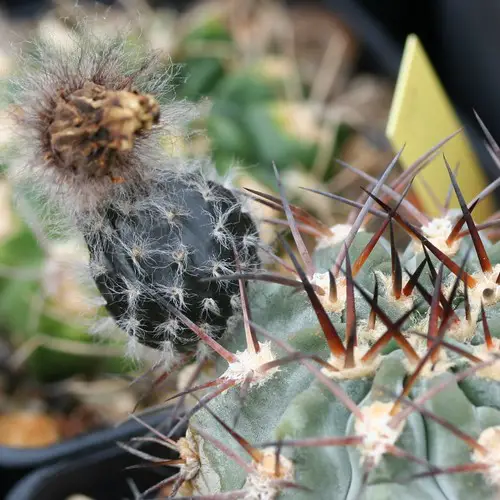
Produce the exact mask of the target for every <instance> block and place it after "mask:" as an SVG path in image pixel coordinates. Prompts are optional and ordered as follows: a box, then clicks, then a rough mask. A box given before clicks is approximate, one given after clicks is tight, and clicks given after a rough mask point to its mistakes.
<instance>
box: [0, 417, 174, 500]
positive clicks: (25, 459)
mask: <svg viewBox="0 0 500 500" xmlns="http://www.w3.org/2000/svg"><path fill="white" fill-rule="evenodd" d="M170 418H171V417H170V414H169V413H168V412H167V411H166V410H162V411H159V412H157V413H152V414H150V415H147V416H144V417H143V420H144V421H145V422H146V423H148V424H149V425H151V426H153V427H155V428H158V429H168V428H169V427H170V426H171V421H170ZM144 433H145V429H144V426H142V425H141V424H139V423H138V422H136V421H134V420H131V421H128V422H125V423H123V424H121V425H119V426H117V427H112V428H106V429H102V430H98V431H94V432H92V433H88V434H82V435H80V436H77V437H75V438H73V439H69V440H67V441H64V442H62V443H59V444H55V445H52V446H47V447H45V448H33V449H27V448H10V447H6V446H0V498H2V496H3V495H5V493H6V492H7V491H8V490H9V489H10V488H11V487H12V485H13V484H14V483H15V482H17V481H18V480H19V479H21V478H22V477H23V476H25V475H26V474H28V473H29V472H31V471H32V470H34V469H36V468H39V467H43V466H48V465H51V464H56V463H59V462H61V461H68V460H70V459H72V458H81V457H85V456H87V455H91V454H92V453H95V452H97V451H101V450H111V449H114V448H116V442H118V441H127V440H128V439H130V438H131V437H132V436H140V435H143V434H144Z"/></svg>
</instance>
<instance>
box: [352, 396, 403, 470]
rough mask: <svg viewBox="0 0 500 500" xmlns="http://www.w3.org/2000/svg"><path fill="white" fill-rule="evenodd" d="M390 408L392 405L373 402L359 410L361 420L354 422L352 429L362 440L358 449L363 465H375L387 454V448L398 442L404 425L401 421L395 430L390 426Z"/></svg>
mask: <svg viewBox="0 0 500 500" xmlns="http://www.w3.org/2000/svg"><path fill="white" fill-rule="evenodd" d="M392 407H393V403H382V402H380V401H375V402H374V403H372V404H371V405H370V406H366V407H364V408H361V413H362V414H363V419H362V420H361V419H358V420H356V423H355V426H354V429H355V431H356V435H358V436H360V437H361V438H362V442H361V444H360V445H359V446H358V449H359V451H360V453H361V460H362V462H363V463H366V462H368V463H370V464H371V465H377V464H378V463H379V462H380V460H381V458H382V457H383V455H384V454H385V453H387V451H388V447H389V446H392V445H394V444H395V443H396V441H397V440H398V438H399V436H400V434H401V432H402V430H403V427H404V424H405V423H404V421H403V422H402V423H401V424H400V425H399V426H398V427H397V428H393V427H391V426H390V423H391V421H392V419H393V416H392V415H391V414H390V411H391V410H392Z"/></svg>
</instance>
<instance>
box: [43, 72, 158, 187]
mask: <svg viewBox="0 0 500 500" xmlns="http://www.w3.org/2000/svg"><path fill="white" fill-rule="evenodd" d="M159 117H160V106H159V104H158V102H157V101H156V100H155V99H154V97H153V96H151V95H147V94H139V93H138V92H134V91H127V90H117V91H116V90H108V89H106V88H105V87H103V86H102V85H97V84H95V83H92V82H86V83H85V84H84V85H83V88H81V89H79V90H76V91H74V92H72V93H71V94H69V95H67V94H66V93H65V92H64V91H61V92H60V95H59V96H58V97H57V99H56V107H55V111H54V119H53V122H52V123H51V125H50V126H49V128H48V130H47V134H48V138H47V139H48V140H47V142H49V143H50V147H51V153H49V156H50V157H51V159H52V160H55V162H56V163H57V164H60V165H61V166H63V167H65V168H70V169H73V170H74V171H75V172H78V173H85V174H87V175H89V176H97V177H101V176H104V175H112V173H111V172H112V170H113V166H114V163H115V161H114V159H115V155H116V153H117V152H118V151H129V150H131V149H132V148H133V146H134V142H135V139H136V137H137V136H138V135H140V134H141V133H143V132H145V131H148V130H151V128H152V126H153V124H155V123H158V120H159ZM114 179H115V180H118V179H116V178H114Z"/></svg>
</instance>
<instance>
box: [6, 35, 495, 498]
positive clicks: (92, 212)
mask: <svg viewBox="0 0 500 500" xmlns="http://www.w3.org/2000/svg"><path fill="white" fill-rule="evenodd" d="M122 48H123V47H122V45H121V44H120V43H116V42H113V43H104V42H103V41H102V40H99V41H95V40H93V39H90V38H89V39H88V40H86V41H85V43H84V44H83V45H79V49H78V51H77V54H76V56H75V57H74V58H70V57H69V56H68V54H67V53H66V52H57V51H54V50H53V48H51V47H42V49H43V50H42V51H40V52H39V53H38V54H37V57H36V58H35V59H32V60H30V61H31V63H32V66H33V67H30V66H29V63H30V61H28V63H25V64H28V66H27V69H28V71H29V73H28V77H27V76H26V74H25V75H24V76H21V82H22V86H21V90H22V92H21V93H20V94H19V95H18V102H19V105H20V106H21V107H22V108H23V110H24V113H22V114H21V119H22V123H23V126H24V128H23V130H24V131H29V132H31V133H32V138H33V140H32V141H31V144H29V145H30V146H31V147H33V146H35V155H34V158H33V159H32V160H31V161H30V162H28V163H26V162H22V165H26V166H27V167H28V168H27V169H26V170H24V171H25V172H28V174H29V176H30V181H33V176H35V178H36V181H37V182H36V185H37V186H42V187H45V188H46V189H45V191H44V192H45V195H44V196H46V197H48V199H49V200H50V202H51V203H53V204H54V203H55V204H56V206H57V209H58V210H59V212H63V213H65V214H67V215H68V216H69V226H71V227H73V228H74V229H75V230H76V231H77V232H78V234H80V235H81V236H82V238H83V240H84V241H85V243H86V245H87V246H88V249H89V270H90V274H91V276H92V278H93V279H94V281H95V283H96V286H97V288H98V289H99V291H100V293H101V294H102V296H103V298H104V299H105V302H106V308H107V310H108V311H109V313H110V314H111V315H112V316H113V317H114V318H115V320H116V321H117V323H118V325H119V326H121V327H122V329H123V330H125V332H126V333H127V334H128V336H129V337H130V339H131V341H132V344H133V346H134V348H135V347H137V344H144V345H146V346H147V347H148V348H149V349H150V350H151V349H152V350H153V351H158V352H159V353H160V355H161V356H162V357H163V359H164V361H165V363H166V365H165V366H166V367H167V368H172V366H174V365H176V364H185V363H187V362H188V360H189V359H190V358H191V357H192V356H193V355H194V354H195V352H198V353H200V352H201V353H203V355H204V356H206V355H208V354H209V353H210V352H211V351H214V352H215V353H216V356H217V357H216V359H217V361H216V365H217V371H218V376H217V378H215V379H214V380H210V381H209V382H203V383H201V384H199V385H197V386H193V387H190V388H188V389H187V390H185V391H183V392H182V393H180V394H179V395H178V396H184V395H186V394H188V393H189V394H194V395H196V394H197V393H198V391H204V393H203V395H202V397H201V398H199V401H198V403H197V404H196V405H194V406H193V407H191V408H189V409H188V411H187V413H186V415H185V417H184V420H186V419H188V420H189V427H188V430H187V433H186V436H185V437H184V438H182V439H181V440H179V441H178V442H173V441H172V440H171V439H170V438H169V437H168V436H162V435H161V434H159V435H158V437H159V438H161V439H163V440H164V441H165V444H166V445H167V446H168V447H174V448H175V449H177V450H178V452H179V455H180V458H179V459H176V460H174V461H172V462H169V461H167V462H162V460H161V458H159V459H158V458H153V459H154V460H155V461H157V462H158V461H159V462H160V465H162V464H164V465H175V466H176V467H178V468H179V472H178V473H177V474H176V475H174V476H172V477H171V478H169V479H168V481H167V483H168V482H170V483H172V484H173V490H172V493H171V496H182V495H184V496H187V497H189V498H204V497H205V498H221V499H222V498H247V499H259V500H271V499H274V498H321V499H332V498H333V499H337V498H338V499H341V498H342V499H344V498H347V499H354V498H360V497H362V498H370V499H371V498H392V497H394V496H395V495H399V496H401V497H404V498H433V499H434V498H436V499H443V500H444V499H462V498H467V497H468V496H469V497H471V498H477V497H481V498H485V499H486V498H497V497H498V486H499V483H500V476H499V458H498V457H499V456H500V455H499V453H500V452H499V444H498V443H497V442H496V441H497V439H498V438H497V435H498V433H499V432H500V430H499V429H500V413H499V410H500V400H498V399H497V396H498V386H497V382H498V379H499V374H498V366H497V362H498V357H497V351H498V338H497V337H498V336H499V334H498V332H496V321H497V317H496V311H497V310H498V301H499V299H500V284H499V283H500V279H499V273H500V253H499V250H498V248H499V247H498V243H496V244H495V243H493V242H492V241H490V240H488V238H487V237H486V233H485V232H484V231H486V230H488V229H489V228H491V227H494V225H495V224H496V223H497V220H496V219H494V220H493V221H489V222H486V223H484V224H476V223H475V222H474V220H473V218H472V212H473V210H474V208H475V207H476V206H477V204H478V203H480V202H481V200H482V199H483V198H484V197H485V196H487V195H488V194H490V193H491V192H492V191H493V189H494V188H496V187H497V185H498V184H499V182H498V181H495V182H494V183H492V184H491V185H490V186H489V187H488V188H487V189H486V190H484V191H483V192H481V193H479V194H478V196H477V197H476V198H475V199H474V200H471V201H469V203H468V204H467V202H466V201H465V200H464V199H463V196H462V193H461V191H460V188H459V185H458V182H457V179H456V175H455V174H454V173H453V171H452V170H451V169H450V167H449V166H448V164H447V163H446V160H444V164H445V165H444V167H443V168H447V170H448V172H449V176H450V180H451V187H452V190H451V191H452V192H454V193H455V196H456V197H457V199H458V201H459V205H460V211H459V212H457V211H456V210H450V209H449V208H448V204H446V206H443V207H442V213H443V215H442V216H441V217H440V218H438V219H434V220H431V219H430V218H429V217H427V216H426V215H425V214H424V213H421V212H420V211H419V210H418V209H417V208H416V207H415V206H413V205H412V204H411V203H410V202H409V201H407V200H406V199H405V197H406V194H407V193H408V191H409V189H410V187H411V182H412V180H413V178H414V177H415V176H416V175H417V174H418V171H419V170H420V168H421V167H422V164H424V163H425V162H426V161H427V160H428V159H429V158H430V157H431V156H432V155H433V154H435V152H436V151H437V150H438V149H439V147H440V146H442V145H443V144H444V142H446V140H451V139H452V136H450V137H449V138H447V139H446V140H445V141H443V142H442V143H441V144H439V145H438V146H436V148H434V149H433V150H432V151H430V152H429V153H427V154H426V155H425V156H424V157H423V158H421V159H420V160H419V161H417V162H416V163H415V165H413V166H411V167H410V168H409V169H408V170H407V171H406V172H405V173H404V174H401V175H399V176H398V177H397V178H396V179H395V180H393V181H391V182H389V181H388V179H389V174H390V173H391V170H392V169H393V167H394V165H395V164H396V163H397V160H398V158H399V155H398V156H396V157H395V159H394V161H393V162H392V163H391V164H390V165H389V167H388V168H387V170H386V171H385V173H384V174H383V175H382V176H381V177H380V179H379V180H376V179H372V181H373V184H372V188H371V189H370V191H366V192H365V193H363V198H362V199H364V201H359V200H358V201H349V200H345V199H342V198H341V197H340V196H338V195H334V194H329V193H324V192H318V191H316V192H315V193H314V195H313V194H311V196H327V197H330V198H333V199H336V200H337V201H338V202H339V203H347V204H349V205H351V206H352V207H353V209H354V210H355V212H354V213H355V214H356V211H359V213H357V216H355V217H352V218H351V219H350V220H352V221H353V222H352V224H343V225H337V226H334V227H328V226H327V225H325V224H324V223H322V222H321V221H319V220H317V219H316V218H315V217H314V216H312V215H311V214H309V213H307V212H306V211H305V210H303V209H301V208H299V207H297V206H294V205H291V204H290V203H289V202H288V201H287V198H286V196H285V192H284V188H283V185H282V183H281V179H280V175H279V172H278V170H277V169H276V168H275V177H276V181H277V186H278V190H279V197H276V196H272V195H269V194H265V193H260V192H257V191H255V190H251V191H249V192H248V193H247V194H248V196H249V197H250V198H253V199H254V200H259V201H260V202H262V203H263V204H266V205H268V206H272V207H273V208H276V209H279V210H280V211H282V212H283V213H284V215H285V217H286V219H285V220H286V225H287V226H288V228H289V229H290V230H291V233H292V236H293V239H294V242H295V246H296V249H293V248H292V247H291V245H290V243H289V241H287V240H286V239H285V238H284V237H281V243H282V246H283V247H284V249H285V251H286V253H287V255H288V256H289V259H290V261H291V265H290V264H289V263H287V261H285V260H284V259H282V258H281V257H279V256H277V255H274V254H273V259H274V260H275V261H276V262H277V263H279V264H280V265H281V266H282V267H283V269H284V272H283V274H280V273H276V272H268V271H267V270H265V269H264V268H263V267H262V266H261V265H260V261H259V259H258V255H257V248H258V246H259V242H258V239H257V236H256V223H255V222H254V221H253V220H252V218H251V217H250V215H249V214H248V213H246V211H245V209H244V206H245V205H244V203H243V201H242V195H241V193H239V192H236V191H234V190H232V189H231V188H230V187H225V186H223V185H222V184H221V183H220V181H218V180H217V178H216V177H213V178H211V179H209V178H208V177H207V174H206V173H205V170H206V169H210V165H202V163H201V162H199V161H195V160H193V159H188V158H184V157H169V156H168V155H167V154H166V152H165V151H162V150H161V148H159V147H158V140H157V139H158V136H159V135H161V134H165V133H167V134H170V137H171V135H172V130H173V129H174V128H175V127H174V125H175V124H173V123H172V122H171V121H170V119H171V120H175V119H181V120H184V119H185V118H187V117H189V118H191V117H192V116H193V113H192V111H191V108H190V107H189V106H188V105H187V104H185V103H175V102H169V103H167V104H160V101H161V100H162V99H161V96H162V95H163V93H164V90H165V88H166V87H168V85H169V78H168V77H167V78H165V74H164V73H162V74H158V73H157V72H156V69H157V67H156V66H155V59H154V57H149V56H147V57H145V59H144V60H141V61H133V60H130V59H129V58H130V54H128V55H127V56H126V57H124V56H123V54H124V52H123V50H122ZM136 62H137V63H138V64H134V63H136ZM40 66H41V68H42V70H41V71H39V72H36V69H37V68H39V67H40ZM68 76H69V78H68ZM167 76H169V75H167ZM186 121H187V120H186ZM26 149H27V150H28V148H26ZM31 149H32V148H31ZM492 149H493V151H497V150H498V149H497V146H496V145H494V144H492ZM20 164H21V163H20ZM11 168H12V171H13V172H14V173H22V172H23V169H19V168H18V165H17V164H15V165H13V167H11ZM365 195H366V197H365ZM370 219H371V221H372V222H373V221H374V220H375V221H376V222H377V223H378V228H376V230H375V231H374V232H370V231H369V225H368V222H369V220H370ZM397 227H398V228H399V229H400V230H401V229H402V230H403V232H404V233H406V234H407V235H408V236H409V239H410V243H409V244H408V246H407V247H406V248H405V249H402V250H401V249H400V248H398V247H397V246H396V232H397ZM303 233H304V234H305V233H313V234H315V235H317V237H316V241H315V246H316V248H315V250H314V252H312V254H311V253H310V252H309V250H308V248H307V245H306V243H305V241H304V239H303V237H302V234H303ZM385 233H388V236H387V237H385V236H384V234H385ZM267 252H270V250H269V249H267ZM230 320H231V321H230ZM178 425H180V424H178ZM174 432H175V429H174V430H172V433H174ZM156 441H158V440H157V439H156ZM139 453H141V456H142V457H146V456H147V455H145V454H144V453H142V452H139ZM164 484H165V482H163V483H162V485H164ZM153 489H154V487H153ZM144 494H146V493H144Z"/></svg>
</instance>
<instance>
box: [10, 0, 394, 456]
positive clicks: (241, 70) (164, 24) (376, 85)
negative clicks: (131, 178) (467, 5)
mask: <svg viewBox="0 0 500 500" xmlns="http://www.w3.org/2000/svg"><path fill="white" fill-rule="evenodd" d="M82 17H91V18H92V19H93V25H94V27H95V29H96V33H97V35H98V36H106V34H107V33H110V32H116V31H117V30H118V29H121V28H126V29H128V31H129V41H130V47H131V49H132V48H133V49H134V50H137V48H138V47H139V50H140V48H141V46H144V45H150V46H153V47H154V48H155V49H158V50H159V51H161V53H162V54H163V55H164V63H165V69H166V71H172V69H171V68H172V63H173V64H174V68H175V71H174V75H175V77H174V80H175V83H176V84H177V86H176V97H177V98H183V99H187V100H189V101H193V102H196V103H198V104H199V107H200V110H201V111H202V113H201V115H200V117H199V118H198V119H196V120H195V121H193V123H192V124H191V129H192V132H193V133H192V135H191V136H190V139H189V140H181V139H179V138H178V137H176V138H172V137H165V147H166V148H168V149H169V151H170V152H171V154H176V155H209V156H211V157H212V159H213V161H214V163H215V165H216V167H217V170H218V171H219V173H220V174H221V175H222V176H226V175H228V176H230V178H231V179H232V181H233V183H234V184H235V185H236V186H239V187H243V186H244V187H247V188H253V189H257V190H260V191H264V192H268V193H272V192H273V190H274V189H275V184H274V180H273V173H272V167H271V165H272V163H273V162H275V163H276V165H277V166H278V167H279V169H280V171H281V172H282V179H283V182H284V185H285V187H286V190H287V194H288V196H289V199H290V200H291V201H292V202H295V203H299V204H300V205H301V206H303V207H304V208H307V209H308V210H310V211H311V212H312V213H314V214H317V215H318V216H320V217H321V219H322V220H323V221H325V222H326V223H327V224H331V225H333V224H335V223H338V222H342V221H343V220H344V219H345V211H344V212H343V213H339V204H338V203H334V202H333V201H332V200H329V199H328V198H323V197H318V196H315V197H312V196H310V195H309V196H305V195H304V194H306V193H305V192H304V191H303V190H301V189H299V186H303V187H309V188H314V189H320V190H323V191H328V192H333V193H339V194H342V195H344V196H348V197H353V196H354V197H356V196H357V195H358V194H359V184H360V182H361V181H360V178H359V177H358V176H357V175H356V174H355V173H353V172H352V171H350V170H347V169H342V170H339V167H338V164H337V163H336V160H337V159H341V160H343V161H345V162H347V163H349V164H352V165H354V166H356V167H357V168H358V169H360V170H363V171H365V172H366V173H369V174H371V175H373V176H378V174H379V172H380V171H381V170H383V169H384V168H385V167H386V166H387V164H388V162H389V161H390V159H391V158H392V155H393V152H392V151H391V149H390V147H389V145H388V144H387V142H386V140H385V136H384V129H385V124H386V120H387V115H388V112H389V107H390V103H391V100H392V92H393V82H392V81H390V80H389V79H387V78H385V77H384V76H381V75H377V74H373V73H371V72H367V71H366V69H365V68H364V67H363V62H362V57H361V56H362V51H363V47H362V44H361V43H360V42H359V40H357V39H356V38H355V36H354V35H353V33H352V32H351V31H350V30H349V29H348V27H347V26H346V25H345V24H344V23H343V22H342V21H341V20H340V19H339V18H338V17H337V16H335V15H334V14H332V12H330V11H328V10H325V9H323V8H320V7H318V6H313V5H311V4H308V3H307V2H302V3H300V4H299V5H294V6H290V5H285V4H283V3H282V2H280V1H277V0H276V1H275V0H255V1H252V0H241V1H238V2H236V1H232V0H214V1H198V2H193V3H192V5H191V6H190V7H189V8H188V9H187V10H185V11H183V12H182V13H180V12H178V11H175V10H173V9H167V8H165V7H154V6H153V5H151V4H148V3H142V2H137V1H133V0H123V1H121V2H119V3H116V4H114V5H113V6H112V7H108V6H105V5H102V4H101V5H100V4H97V5H95V6H92V7H91V8H90V7H82V6H75V5H74V3H72V2H66V1H65V0H59V1H57V2H55V4H54V5H53V7H52V8H50V9H49V10H47V11H46V12H44V14H43V15H41V16H38V17H37V18H36V19H30V20H19V21H17V22H16V23H14V24H12V20H8V19H6V18H4V19H3V20H0V27H1V28H2V31H3V32H4V33H9V36H7V37H4V38H3V40H2V42H0V77H1V82H0V85H1V87H0V93H1V94H2V95H0V104H1V108H2V109H1V110H0V158H3V160H2V161H1V163H2V167H3V168H5V167H6V166H8V165H7V162H8V161H9V160H8V158H11V157H12V155H9V154H7V153H8V152H9V150H11V149H12V148H13V147H14V146H15V144H13V137H12V135H11V132H10V118H9V116H10V115H9V113H10V112H11V111H12V110H11V109H10V108H9V103H8V100H7V98H6V92H4V91H5V90H6V89H7V88H8V85H9V76H10V75H11V74H13V73H14V72H15V67H14V64H13V60H12V56H11V54H12V46H11V45H14V46H15V45H16V44H17V43H18V42H21V41H23V40H26V39H30V38H32V36H33V35H34V34H35V35H37V36H40V37H42V38H45V37H49V38H50V39H52V40H55V41H57V42H58V43H60V44H61V46H62V47H66V48H68V50H70V49H71V45H72V43H74V41H73V40H72V38H71V36H70V31H71V30H76V31H78V29H80V27H79V23H78V21H79V19H81V18H82ZM2 24H3V26H2ZM7 26H9V27H7ZM28 50H29V48H28ZM394 175H397V172H396V173H395V174H394ZM340 209H342V207H340ZM20 211H24V212H23V213H22V215H23V217H20V216H19V215H20ZM255 213H256V214H257V215H258V216H259V217H260V218H262V219H263V220H264V221H265V222H267V223H266V224H263V225H262V227H261V234H262V238H263V240H264V241H265V242H266V243H270V244H271V243H272V242H273V241H274V238H275V236H276V232H277V231H279V230H282V229H283V226H280V225H277V224H275V223H273V219H274V218H275V217H276V216H277V213H276V212H275V211H274V210H273V209H271V208H266V207H264V206H263V205H255ZM30 217H31V214H29V213H27V208H26V207H24V206H23V204H22V203H15V204H14V203H13V200H12V193H11V187H10V185H9V182H8V181H7V179H6V178H5V176H4V175H3V176H2V177H1V179H0V401H1V402H0V444H8V445H15V446H28V445H40V446H43V445H47V444H51V443H52V442H57V441H59V440H61V439H64V438H67V437H71V436H73V435H75V434H78V433H80V432H85V431H87V430H89V429H91V428H94V427H96V426H100V425H103V424H105V423H109V422H113V421H114V422H116V421H119V420H120V419H123V418H126V416H127V414H128V413H129V412H130V411H132V409H133V408H134V407H135V405H136V404H137V402H138V400H139V398H140V394H144V392H145V391H144V387H146V385H145V384H151V378H148V377H146V378H144V379H141V383H139V384H133V385H131V384H130V380H131V378H134V377H135V376H136V375H137V374H138V373H139V372H144V370H145V368H146V369H147V366H146V367H144V366H136V365H135V364H133V363H131V362H130V363H128V362H125V361H123V347H122V346H121V345H120V342H119V341H115V340H110V341H109V342H107V343H105V344H96V343H95V341H94V339H93V338H92V335H91V334H90V333H89V330H90V327H91V325H92V324H94V323H95V321H96V320H97V319H98V318H99V317H100V316H101V315H102V312H101V311H100V307H99V304H98V303H92V301H90V302H89V300H88V297H90V296H91V295H92V293H91V291H90V293H89V290H86V289H85V287H84V285H82V281H81V279H80V271H79V269H80V270H81V269H82V268H83V267H84V263H85V259H86V254H85V251H84V250H83V247H82V246H81V245H80V242H79V241H66V240H63V241H58V240H48V239H46V238H45V237H44V236H43V235H40V234H39V232H40V231H39V228H40V224H39V223H38V222H37V221H33V223H31V224H29V225H28V224H26V223H25V222H23V220H29V221H31V220H32V219H31V218H30ZM82 264H83V265H82ZM113 374H114V375H116V374H121V375H126V377H116V376H113ZM112 396H113V397H112ZM164 398H165V392H162V399H164ZM155 402H157V401H156V400H155V398H153V397H152V398H149V399H146V400H144V401H141V404H142V406H147V405H151V404H154V403H155ZM33 412H35V413H33ZM33 415H36V418H37V419H38V420H36V422H35V423H34V421H33ZM22 423H24V424H25V429H26V432H23V431H22V428H23V425H21V424H22ZM33 425H34V426H35V427H37V428H38V429H43V431H40V432H37V433H35V434H33V433H31V429H32V428H33ZM14 428H15V429H18V432H16V433H13V432H11V431H10V429H14ZM47 429H49V430H47ZM2 441H3V442H2Z"/></svg>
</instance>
